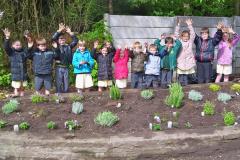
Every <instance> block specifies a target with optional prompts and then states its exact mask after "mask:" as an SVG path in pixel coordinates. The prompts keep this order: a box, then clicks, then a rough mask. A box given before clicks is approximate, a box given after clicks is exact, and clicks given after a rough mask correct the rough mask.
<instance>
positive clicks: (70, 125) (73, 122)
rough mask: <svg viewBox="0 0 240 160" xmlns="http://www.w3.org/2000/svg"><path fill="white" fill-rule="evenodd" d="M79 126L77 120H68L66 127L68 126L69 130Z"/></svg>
mask: <svg viewBox="0 0 240 160" xmlns="http://www.w3.org/2000/svg"><path fill="white" fill-rule="evenodd" d="M77 127H78V124H77V121H74V120H68V121H66V122H65V128H68V129H69V130H73V129H76V128H77Z"/></svg>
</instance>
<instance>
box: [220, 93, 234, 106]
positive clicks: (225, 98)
mask: <svg viewBox="0 0 240 160" xmlns="http://www.w3.org/2000/svg"><path fill="white" fill-rule="evenodd" d="M217 99H218V100H219V101H221V102H223V103H225V104H226V103H227V101H230V100H231V99H232V96H231V95H230V94H227V93H219V94H218V98H217Z"/></svg>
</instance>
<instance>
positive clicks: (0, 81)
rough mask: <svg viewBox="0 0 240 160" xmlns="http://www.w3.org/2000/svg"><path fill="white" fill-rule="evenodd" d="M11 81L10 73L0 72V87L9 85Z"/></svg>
mask: <svg viewBox="0 0 240 160" xmlns="http://www.w3.org/2000/svg"><path fill="white" fill-rule="evenodd" d="M11 81H12V80H11V73H5V74H2V75H1V74H0V87H4V88H6V86H10V84H11Z"/></svg>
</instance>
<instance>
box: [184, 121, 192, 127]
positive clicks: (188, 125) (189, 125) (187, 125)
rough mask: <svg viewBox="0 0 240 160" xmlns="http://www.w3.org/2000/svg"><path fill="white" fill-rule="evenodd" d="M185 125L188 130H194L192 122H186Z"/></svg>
mask: <svg viewBox="0 0 240 160" xmlns="http://www.w3.org/2000/svg"><path fill="white" fill-rule="evenodd" d="M184 125H185V127H186V128H192V124H191V123H190V122H186V123H185V124H184Z"/></svg>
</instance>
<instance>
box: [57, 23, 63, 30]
mask: <svg viewBox="0 0 240 160" xmlns="http://www.w3.org/2000/svg"><path fill="white" fill-rule="evenodd" d="M64 30H65V24H63V23H60V24H59V25H58V30H57V31H58V32H63V31H64Z"/></svg>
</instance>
